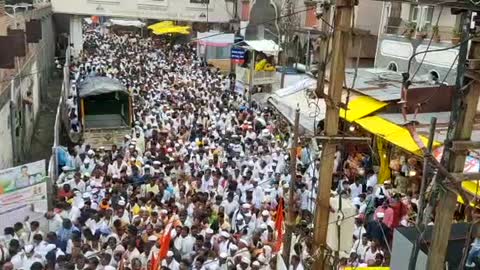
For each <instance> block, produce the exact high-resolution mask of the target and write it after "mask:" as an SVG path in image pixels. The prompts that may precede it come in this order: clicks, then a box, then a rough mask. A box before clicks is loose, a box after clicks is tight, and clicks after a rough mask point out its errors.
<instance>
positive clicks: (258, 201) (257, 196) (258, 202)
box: [252, 180, 265, 209]
mask: <svg viewBox="0 0 480 270" xmlns="http://www.w3.org/2000/svg"><path fill="white" fill-rule="evenodd" d="M252 183H253V194H252V198H253V199H252V202H253V204H254V205H255V208H257V209H260V207H261V206H262V202H263V198H264V194H265V192H263V188H261V187H260V186H258V182H257V181H256V180H254V181H252Z"/></svg>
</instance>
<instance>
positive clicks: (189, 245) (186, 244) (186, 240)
mask: <svg viewBox="0 0 480 270" xmlns="http://www.w3.org/2000/svg"><path fill="white" fill-rule="evenodd" d="M195 241H196V240H195V237H193V236H192V235H190V229H189V228H188V227H183V228H182V231H181V233H180V236H179V237H177V238H176V239H175V241H174V245H175V248H177V249H178V250H179V251H180V253H181V255H182V257H185V256H189V255H190V254H191V253H192V251H193V246H194V245H195Z"/></svg>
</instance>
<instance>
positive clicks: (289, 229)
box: [283, 107, 300, 265]
mask: <svg viewBox="0 0 480 270" xmlns="http://www.w3.org/2000/svg"><path fill="white" fill-rule="evenodd" d="M299 122H300V108H298V107H297V110H296V111H295V123H294V125H293V140H292V146H291V148H290V185H289V187H288V204H287V205H288V212H287V213H288V214H287V219H286V223H285V238H283V260H284V261H285V264H286V265H290V264H289V263H290V250H291V245H292V233H293V228H294V227H295V215H294V203H295V199H294V196H295V188H296V187H295V178H296V177H297V147H298V132H299V131H298V126H299Z"/></svg>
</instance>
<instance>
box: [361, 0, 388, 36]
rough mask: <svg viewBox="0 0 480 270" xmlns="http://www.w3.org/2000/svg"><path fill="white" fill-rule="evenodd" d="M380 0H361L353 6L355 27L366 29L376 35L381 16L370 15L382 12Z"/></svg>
mask: <svg viewBox="0 0 480 270" xmlns="http://www.w3.org/2000/svg"><path fill="white" fill-rule="evenodd" d="M382 5H383V3H382V2H381V1H374V0H362V1H360V3H359V4H358V6H357V7H356V8H355V27H356V28H360V29H363V30H368V31H370V33H371V34H372V35H378V26H379V25H380V20H381V16H372V14H378V15H379V14H381V13H382Z"/></svg>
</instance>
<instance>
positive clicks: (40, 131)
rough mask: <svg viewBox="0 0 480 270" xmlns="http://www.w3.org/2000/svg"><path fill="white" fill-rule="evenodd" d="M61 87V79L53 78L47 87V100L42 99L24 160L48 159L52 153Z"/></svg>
mask: <svg viewBox="0 0 480 270" xmlns="http://www.w3.org/2000/svg"><path fill="white" fill-rule="evenodd" d="M61 89H62V80H60V79H58V78H55V79H54V80H52V81H51V82H50V83H49V84H48V87H47V97H48V98H47V100H45V101H43V100H42V103H41V104H42V105H41V107H40V111H39V115H38V120H37V124H36V125H35V131H34V136H33V137H32V146H31V149H30V152H29V153H27V155H26V157H25V158H26V160H25V161H26V162H33V161H36V160H41V159H46V160H47V161H48V159H49V158H50V156H51V153H52V145H53V137H54V136H53V132H54V129H53V127H54V125H55V114H56V111H57V106H58V100H59V98H60V92H61Z"/></svg>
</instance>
